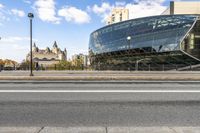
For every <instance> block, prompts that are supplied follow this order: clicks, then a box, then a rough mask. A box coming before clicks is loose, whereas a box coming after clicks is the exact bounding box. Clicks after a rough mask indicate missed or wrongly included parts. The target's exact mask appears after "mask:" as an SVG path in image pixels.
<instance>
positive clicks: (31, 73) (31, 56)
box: [28, 13, 34, 76]
mask: <svg viewBox="0 0 200 133" xmlns="http://www.w3.org/2000/svg"><path fill="white" fill-rule="evenodd" d="M28 17H29V19H30V76H34V75H33V68H32V66H33V53H32V20H33V18H34V15H33V13H29V14H28Z"/></svg>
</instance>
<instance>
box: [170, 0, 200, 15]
mask: <svg viewBox="0 0 200 133" xmlns="http://www.w3.org/2000/svg"><path fill="white" fill-rule="evenodd" d="M174 14H200V1H199V2H198V1H196V2H195V1H185V2H183V1H177V2H176V1H171V2H170V15H174Z"/></svg>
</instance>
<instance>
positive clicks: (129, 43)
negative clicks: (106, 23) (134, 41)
mask: <svg viewBox="0 0 200 133" xmlns="http://www.w3.org/2000/svg"><path fill="white" fill-rule="evenodd" d="M126 39H127V41H128V53H129V54H130V49H131V36H128V37H127V38H126ZM130 66H131V62H130V55H129V68H128V70H131V67H130Z"/></svg>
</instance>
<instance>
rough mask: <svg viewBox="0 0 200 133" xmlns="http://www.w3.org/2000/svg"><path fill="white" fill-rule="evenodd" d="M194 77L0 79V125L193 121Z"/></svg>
mask: <svg viewBox="0 0 200 133" xmlns="http://www.w3.org/2000/svg"><path fill="white" fill-rule="evenodd" d="M199 118H200V83H199V82H188V83H187V82H179V83H176V82H166V83H162V82H160V83H158V82H138V81H137V82H127V83H124V82H119V81H118V82H115V81H112V82H107V83H103V82H100V83H98V82H88V83H87V82H74V83H73V82H54V83H50V82H45V81H43V82H33V83H32V82H31V81H29V82H1V83H0V125H1V126H4V127H5V126H12V127H13V126H14V127H29V126H31V127H34V126H35V127H43V126H51V127H55V126H63V127H64V126H86V127H96V126H104V127H105V126H147V127H148V126H198V125H199V123H200V119H199Z"/></svg>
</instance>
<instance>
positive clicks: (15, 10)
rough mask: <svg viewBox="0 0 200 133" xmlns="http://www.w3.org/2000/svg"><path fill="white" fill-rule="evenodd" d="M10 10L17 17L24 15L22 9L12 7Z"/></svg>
mask: <svg viewBox="0 0 200 133" xmlns="http://www.w3.org/2000/svg"><path fill="white" fill-rule="evenodd" d="M11 12H12V13H13V14H14V15H17V16H19V17H24V16H25V12H24V11H23V10H18V9H12V10H11Z"/></svg>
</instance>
